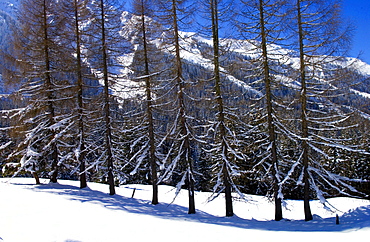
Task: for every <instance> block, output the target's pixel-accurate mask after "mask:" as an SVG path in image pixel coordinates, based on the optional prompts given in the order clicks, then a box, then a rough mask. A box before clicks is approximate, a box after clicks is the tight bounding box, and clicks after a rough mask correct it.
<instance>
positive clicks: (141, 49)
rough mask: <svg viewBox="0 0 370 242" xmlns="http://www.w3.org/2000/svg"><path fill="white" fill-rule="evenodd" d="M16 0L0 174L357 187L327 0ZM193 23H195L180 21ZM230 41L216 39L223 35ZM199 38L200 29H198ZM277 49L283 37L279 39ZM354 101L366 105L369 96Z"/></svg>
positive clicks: (319, 193) (361, 158)
mask: <svg viewBox="0 0 370 242" xmlns="http://www.w3.org/2000/svg"><path fill="white" fill-rule="evenodd" d="M123 10H124V8H123V7H122V6H120V3H117V2H115V1H113V0H97V1H90V0H65V1H56V0H22V1H21V7H20V9H19V18H18V19H17V23H16V24H14V29H13V32H12V37H11V38H12V39H11V40H10V41H9V42H10V43H11V47H7V49H6V50H3V51H2V52H1V55H2V57H3V60H4V61H3V63H2V67H1V69H2V70H1V71H2V74H3V79H4V81H6V82H7V84H8V85H12V86H16V87H17V88H18V91H17V92H14V93H13V94H11V95H10V96H9V99H11V100H14V101H13V102H9V103H8V102H4V103H5V104H6V107H5V106H4V107H3V110H2V118H1V125H2V127H1V132H2V139H1V148H0V152H1V153H2V157H3V158H2V160H0V161H1V162H2V165H3V171H2V175H3V176H5V175H28V174H32V175H33V177H34V178H35V179H36V183H39V177H40V176H41V177H49V178H50V181H51V182H57V179H59V178H64V179H79V180H80V187H81V188H84V187H86V186H87V181H96V182H104V183H107V184H109V194H110V195H114V194H115V187H116V186H117V185H120V184H125V183H144V184H151V185H152V188H153V197H152V203H153V204H158V203H159V202H160V198H159V197H158V185H159V184H170V185H174V186H176V188H177V193H178V192H179V191H180V189H182V188H185V189H187V190H188V196H189V210H188V213H189V214H192V213H195V212H196V209H195V196H194V192H195V191H196V190H203V191H213V195H212V197H211V198H210V199H213V198H214V197H217V196H219V195H220V194H222V195H224V197H225V204H226V206H225V209H226V216H233V214H234V211H233V205H232V201H233V197H235V196H237V195H238V196H240V197H241V198H243V196H244V195H243V194H244V193H246V192H249V193H254V194H263V195H268V196H271V197H272V198H273V200H274V203H275V220H281V219H282V218H283V214H282V200H283V199H284V198H298V199H303V200H304V214H305V220H307V221H308V220H312V213H311V210H310V204H309V201H310V199H313V198H318V199H320V200H321V201H322V202H323V203H324V202H325V198H326V197H331V196H338V195H345V196H357V197H367V196H368V193H369V188H368V187H367V188H366V187H364V186H363V184H364V183H366V180H367V179H369V175H368V174H369V172H368V171H369V148H368V147H369V134H368V129H367V127H368V125H369V120H368V119H366V118H364V117H366V111H368V109H366V106H364V107H359V106H356V107H355V106H351V105H346V104H344V101H343V100H347V99H348V98H349V97H350V96H351V90H352V89H351V88H353V87H352V85H353V84H355V83H357V82H361V81H363V80H362V79H361V78H363V77H362V76H361V75H360V74H359V73H358V72H356V70H355V69H354V68H352V66H351V63H350V62H349V61H347V59H345V58H344V57H342V56H344V55H345V51H346V50H348V46H349V43H350V34H351V29H350V27H348V26H346V25H345V24H344V23H343V22H342V19H341V17H340V5H339V2H338V1H336V0H331V1H324V0H237V1H236V0H235V1H222V0H205V1H196V2H194V1H185V0H164V1H150V0H135V1H132V5H131V11H130V12H126V11H123ZM194 29H197V32H198V33H192V32H186V31H189V30H194ZM230 33H231V34H232V37H233V38H224V37H225V36H227V35H228V34H230ZM201 36H208V37H207V38H204V37H201ZM282 47H284V48H282ZM365 105H366V101H365Z"/></svg>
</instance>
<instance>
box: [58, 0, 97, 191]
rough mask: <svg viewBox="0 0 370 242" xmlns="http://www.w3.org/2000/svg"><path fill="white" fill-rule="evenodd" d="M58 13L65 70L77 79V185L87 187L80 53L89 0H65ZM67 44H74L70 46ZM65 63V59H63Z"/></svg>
mask: <svg viewBox="0 0 370 242" xmlns="http://www.w3.org/2000/svg"><path fill="white" fill-rule="evenodd" d="M58 9H59V10H60V12H59V15H61V18H63V19H64V28H63V32H62V33H60V36H61V41H62V42H63V44H64V46H66V47H67V46H68V47H70V48H69V52H70V53H71V57H70V60H69V61H70V63H71V64H70V65H69V66H68V67H69V68H66V71H69V72H70V73H72V77H73V78H75V79H76V82H75V83H73V86H74V88H73V89H72V90H71V91H72V92H73V93H72V94H71V99H72V102H71V103H70V104H69V105H75V106H76V108H75V112H73V122H74V123H75V126H74V127H75V129H76V130H77V134H74V135H76V136H77V137H78V138H77V140H76V145H75V146H76V147H75V148H74V150H73V156H74V157H75V158H76V160H77V163H78V166H79V174H80V175H79V177H80V188H84V187H86V186H87V178H86V171H85V170H86V152H87V150H86V149H87V147H86V146H87V144H86V142H87V134H86V126H87V125H86V123H87V115H86V112H87V110H86V104H85V103H86V100H85V99H86V98H85V97H84V94H85V93H86V92H87V87H86V84H85V81H84V79H86V78H87V77H86V74H87V73H86V72H87V68H86V66H85V65H84V63H83V59H84V58H85V56H84V55H83V51H84V49H83V46H84V48H87V44H88V43H86V38H87V37H86V34H85V31H84V26H86V25H88V22H89V17H90V14H91V13H90V11H89V9H88V1H86V0H70V1H64V2H62V3H61V4H60V7H59V8H58ZM69 43H74V44H72V45H70V44H69ZM66 62H67V60H66Z"/></svg>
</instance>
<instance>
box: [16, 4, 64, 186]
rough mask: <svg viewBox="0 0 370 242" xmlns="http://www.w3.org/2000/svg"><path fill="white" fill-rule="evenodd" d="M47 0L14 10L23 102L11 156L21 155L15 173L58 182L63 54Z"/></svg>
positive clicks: (51, 9) (58, 25) (56, 18)
mask: <svg viewBox="0 0 370 242" xmlns="http://www.w3.org/2000/svg"><path fill="white" fill-rule="evenodd" d="M56 5H57V2H55V1H52V0H37V1H28V0H24V1H22V4H21V8H20V11H19V15H20V17H19V22H20V30H19V32H17V35H16V36H17V37H16V40H15V41H14V45H15V48H16V49H17V53H16V55H17V58H15V59H16V60H17V70H19V76H20V77H21V78H20V79H19V80H21V88H20V90H19V92H20V94H21V96H23V98H25V99H27V100H28V104H27V105H26V107H25V108H23V109H21V110H20V111H19V113H18V115H15V116H14V117H15V118H18V120H19V122H18V125H16V126H15V127H14V128H15V129H17V131H18V132H17V133H18V134H20V135H22V136H23V140H22V141H21V142H20V143H19V145H18V147H17V149H16V150H15V152H14V153H13V155H14V156H21V160H20V163H21V168H20V170H23V169H26V170H30V171H31V172H32V173H33V174H34V176H35V178H36V176H37V173H36V171H37V170H39V171H40V172H42V173H43V175H45V172H48V173H47V175H49V176H50V181H51V182H57V177H58V169H59V167H60V166H61V164H62V162H60V161H62V160H63V159H64V158H63V157H59V147H60V146H61V145H62V144H61V143H60V142H59V141H60V139H61V135H60V134H61V133H63V132H64V130H65V129H67V126H68V124H67V123H68V121H67V119H68V118H67V119H66V118H65V116H64V113H63V109H62V108H61V104H62V100H63V95H64V94H63V90H65V89H64V88H65V87H66V86H69V85H68V84H67V83H63V81H62V79H63V77H62V76H63V72H62V70H61V68H60V63H61V60H63V59H64V57H65V53H64V52H63V48H62V47H61V46H60V45H59V42H58V31H59V30H60V27H61V24H60V20H59V18H58V16H57V14H56V13H55V12H54V10H55V9H56Z"/></svg>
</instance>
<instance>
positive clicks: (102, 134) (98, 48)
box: [85, 0, 125, 195]
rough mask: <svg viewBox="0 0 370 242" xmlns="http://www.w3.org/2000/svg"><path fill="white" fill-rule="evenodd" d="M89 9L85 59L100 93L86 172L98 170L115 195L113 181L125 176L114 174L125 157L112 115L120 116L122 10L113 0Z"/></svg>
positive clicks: (122, 41)
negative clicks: (118, 106)
mask: <svg viewBox="0 0 370 242" xmlns="http://www.w3.org/2000/svg"><path fill="white" fill-rule="evenodd" d="M89 9H90V11H91V16H90V22H89V25H88V27H86V32H85V33H88V36H89V37H88V39H89V40H88V41H87V43H88V49H86V59H87V64H88V65H89V67H90V69H91V71H92V73H93V74H94V75H95V78H97V79H98V80H99V83H100V85H101V87H102V88H101V90H100V96H99V97H97V98H96V100H95V101H94V102H95V104H94V105H95V107H96V112H95V114H94V118H93V119H92V120H91V122H95V125H94V127H91V128H92V129H93V130H91V131H89V133H90V135H89V136H90V137H89V139H94V140H93V141H92V143H91V142H90V143H91V149H92V150H94V154H93V156H95V157H96V159H95V161H94V162H92V163H91V164H90V165H89V167H87V168H86V171H88V170H90V169H92V168H94V167H95V169H96V170H97V171H98V173H100V178H98V180H103V181H105V180H106V181H107V183H108V184H109V194H110V195H114V194H115V193H116V192H115V182H116V181H117V182H118V180H119V179H120V177H121V175H122V176H124V174H120V176H119V177H116V176H115V172H117V174H118V173H119V171H118V170H116V167H115V165H117V164H118V163H120V162H121V161H122V159H124V158H123V156H122V154H121V149H120V148H119V147H120V146H121V143H120V142H119V139H120V131H121V129H122V127H119V125H118V124H117V123H116V122H115V121H116V119H115V117H117V116H118V115H119V114H118V113H117V112H116V111H119V110H118V109H117V108H116V107H117V105H118V104H117V98H118V97H117V92H116V87H117V83H118V81H119V80H118V77H119V74H120V73H119V70H120V68H121V64H120V63H119V57H120V55H121V54H123V53H124V51H125V48H124V47H123V46H124V44H125V41H124V39H123V38H122V36H121V32H120V30H121V27H122V22H121V16H122V11H121V10H120V6H119V5H118V4H117V3H116V2H114V1H110V0H98V1H93V2H90V4H89ZM116 178H117V179H116Z"/></svg>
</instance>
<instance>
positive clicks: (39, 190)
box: [0, 178, 370, 242]
mask: <svg viewBox="0 0 370 242" xmlns="http://www.w3.org/2000/svg"><path fill="white" fill-rule="evenodd" d="M41 182H42V183H43V184H42V185H34V180H33V179H31V178H14V179H12V180H10V181H9V179H8V178H1V179H0V191H1V195H2V199H0V238H1V239H0V241H5V242H12V241H13V242H19V241H22V242H27V241H37V242H42V241H45V242H46V241H47V242H50V241H57V242H62V241H63V242H67V241H70V242H71V241H75V242H77V241H88V242H94V241H164V242H166V241H180V242H181V241H240V240H244V239H243V238H245V239H248V241H284V242H285V241H297V239H298V238H302V239H303V240H305V239H306V237H305V236H309V237H310V240H311V241H328V240H330V241H346V240H351V241H356V240H358V241H360V240H363V238H365V237H364V236H366V235H367V236H368V235H369V233H370V201H367V200H360V199H353V198H333V199H328V201H329V203H330V208H331V210H334V208H336V210H335V211H331V210H330V209H329V208H328V207H324V206H323V205H322V204H320V203H319V202H318V201H313V202H311V209H312V211H313V213H314V214H315V215H314V220H313V221H309V222H305V221H304V220H303V217H304V215H303V202H302V201H292V200H286V201H285V204H286V206H285V208H284V211H283V212H284V213H283V215H284V217H285V218H286V219H284V220H282V221H279V222H276V221H273V216H274V204H273V203H272V202H271V201H269V200H268V198H266V197H263V196H250V195H246V199H247V201H240V200H235V201H234V211H235V212H236V215H235V216H234V217H231V218H230V217H228V218H227V217H224V213H225V209H224V199H223V198H222V196H219V197H218V198H216V199H214V200H213V201H212V202H207V199H208V198H209V196H210V195H211V194H210V193H201V192H196V194H195V201H196V208H197V214H192V215H188V214H187V207H186V206H187V201H188V200H187V191H183V190H182V191H181V192H180V194H179V195H178V197H177V198H176V200H175V201H174V202H173V203H171V202H172V201H173V198H174V195H175V192H176V189H175V188H173V187H169V186H163V185H161V186H159V201H160V204H158V205H151V203H150V200H151V186H148V185H123V186H121V187H118V188H117V189H116V191H117V194H116V195H114V196H110V195H108V194H107V191H108V190H109V189H108V186H107V185H104V184H96V183H89V184H88V186H89V188H87V189H82V190H81V189H79V188H78V186H79V183H78V182H76V181H65V180H60V181H59V183H57V184H49V183H48V180H45V179H41ZM134 189H136V190H135V196H134V198H131V196H132V194H133V191H134ZM235 197H236V196H235ZM336 214H338V215H339V217H340V224H339V225H336V224H335V215H336ZM308 232H310V233H309V234H308Z"/></svg>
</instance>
